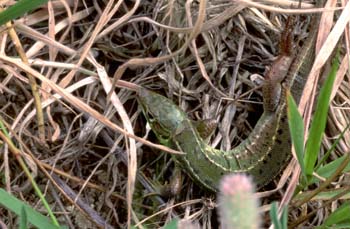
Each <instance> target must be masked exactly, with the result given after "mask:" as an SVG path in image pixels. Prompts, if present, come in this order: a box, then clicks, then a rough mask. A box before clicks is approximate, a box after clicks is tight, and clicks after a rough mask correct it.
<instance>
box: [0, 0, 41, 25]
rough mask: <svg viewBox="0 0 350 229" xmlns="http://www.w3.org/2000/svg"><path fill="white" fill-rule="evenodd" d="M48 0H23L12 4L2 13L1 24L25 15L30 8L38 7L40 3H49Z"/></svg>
mask: <svg viewBox="0 0 350 229" xmlns="http://www.w3.org/2000/svg"><path fill="white" fill-rule="evenodd" d="M47 2H48V0H21V1H18V2H17V3H16V4H14V5H12V6H10V7H9V8H8V9H6V10H4V11H3V12H1V13H0V25H3V24H5V23H6V22H8V21H10V20H13V19H15V18H18V17H21V16H23V15H24V14H25V13H27V12H28V11H30V10H33V9H36V8H38V7H39V6H40V5H42V4H44V3H47Z"/></svg>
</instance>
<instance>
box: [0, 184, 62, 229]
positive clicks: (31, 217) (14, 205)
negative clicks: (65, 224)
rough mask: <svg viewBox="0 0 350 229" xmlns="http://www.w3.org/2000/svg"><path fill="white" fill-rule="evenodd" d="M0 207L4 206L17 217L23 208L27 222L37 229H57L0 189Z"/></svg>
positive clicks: (42, 216) (30, 208)
mask: <svg viewBox="0 0 350 229" xmlns="http://www.w3.org/2000/svg"><path fill="white" fill-rule="evenodd" d="M0 205H2V206H4V207H5V208H7V209H9V210H10V211H12V212H14V213H16V214H17V215H19V216H20V215H22V214H21V213H22V209H23V208H25V211H26V213H27V220H28V222H30V223H31V224H33V225H34V226H35V227H37V228H44V229H47V228H59V227H57V226H56V225H54V224H52V223H51V222H50V220H49V219H48V218H47V217H46V216H44V215H42V214H40V213H39V212H37V211H35V210H34V209H33V208H32V207H30V206H29V205H28V204H26V203H24V202H22V201H21V200H19V199H17V198H16V197H14V196H13V195H10V194H9V193H7V192H6V191H5V190H4V189H0Z"/></svg>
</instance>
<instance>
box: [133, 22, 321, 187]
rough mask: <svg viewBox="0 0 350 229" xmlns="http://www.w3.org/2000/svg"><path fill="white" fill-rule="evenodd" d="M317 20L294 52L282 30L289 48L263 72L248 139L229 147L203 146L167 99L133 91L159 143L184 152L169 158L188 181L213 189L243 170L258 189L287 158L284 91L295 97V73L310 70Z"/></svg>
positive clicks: (182, 115) (185, 117)
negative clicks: (258, 112)
mask: <svg viewBox="0 0 350 229" xmlns="http://www.w3.org/2000/svg"><path fill="white" fill-rule="evenodd" d="M318 22H319V17H318V16H314V19H313V21H312V22H311V23H312V28H311V30H310V32H309V36H308V39H307V40H306V41H305V42H304V45H303V46H302V48H301V49H300V51H299V52H298V53H297V54H295V53H293V52H290V51H289V50H292V47H291V45H290V44H289V43H288V42H291V38H290V36H291V32H290V31H287V33H286V34H287V36H286V37H285V38H284V39H285V41H286V42H287V44H286V47H287V48H288V49H289V50H284V52H282V53H281V54H280V56H279V57H278V58H277V59H276V61H275V62H274V63H273V64H272V66H271V68H270V70H269V72H268V73H267V75H266V76H265V78H266V80H265V83H264V85H263V98H264V112H263V114H262V116H261V117H260V119H259V120H258V122H257V124H256V126H255V127H254V129H253V131H252V132H251V133H250V135H249V136H248V138H247V139H245V140H244V141H243V142H241V144H239V145H238V146H237V147H235V148H234V149H232V150H229V151H221V150H218V149H214V148H212V147H210V146H209V145H207V144H206V143H205V142H204V140H203V139H202V138H201V136H200V134H199V133H198V131H197V129H196V128H195V127H194V125H193V123H192V121H191V120H190V119H189V118H188V117H187V115H186V113H184V112H183V111H182V110H181V109H180V108H179V107H178V106H176V105H175V104H174V103H173V102H172V101H171V100H169V99H167V98H165V97H164V96H161V95H159V94H157V93H154V92H151V91H149V90H147V89H144V88H141V89H140V90H139V91H138V101H139V103H140V105H141V109H142V111H143V113H144V116H145V117H146V119H147V121H148V123H149V124H150V126H151V128H152V130H153V132H154V133H155V134H156V136H157V138H158V139H159V141H160V142H161V143H162V144H164V145H167V146H170V147H172V148H174V149H177V150H179V151H182V152H185V153H186V154H185V155H183V156H179V155H177V156H175V159H176V161H177V162H178V163H179V164H180V166H181V167H182V168H183V169H185V170H186V171H187V173H188V174H189V175H190V177H191V178H192V179H193V180H195V181H196V182H198V183H199V184H200V185H202V186H203V187H205V188H207V189H209V190H211V191H214V192H215V191H217V190H218V183H219V180H220V178H221V177H222V176H223V175H225V174H227V173H247V174H250V175H252V176H253V178H254V181H255V183H256V185H257V187H258V188H260V187H262V186H264V185H266V184H267V183H268V182H270V181H271V180H272V179H273V178H274V177H275V176H276V175H277V174H278V173H279V171H280V170H281V169H282V168H283V167H284V166H285V164H286V163H287V162H288V160H289V159H290V157H291V153H290V145H291V143H290V136H289V129H288V122H287V117H286V111H285V109H286V98H285V91H284V90H285V89H292V92H293V93H294V92H295V93H297V94H298V95H297V97H298V96H300V94H301V93H300V90H302V88H303V87H302V85H301V86H300V85H295V84H294V83H296V84H298V82H296V80H295V79H296V76H297V75H298V74H299V75H301V76H302V77H305V76H307V74H308V72H309V70H310V68H309V67H310V66H309V65H310V61H311V60H312V59H313V58H311V57H312V56H313V52H314V43H315V38H316V35H317V28H318V26H317V25H318ZM288 39H289V40H288ZM282 84H283V88H284V89H283V88H282ZM293 84H294V85H293ZM299 84H300V83H299ZM298 88H299V89H298ZM297 100H298V98H297Z"/></svg>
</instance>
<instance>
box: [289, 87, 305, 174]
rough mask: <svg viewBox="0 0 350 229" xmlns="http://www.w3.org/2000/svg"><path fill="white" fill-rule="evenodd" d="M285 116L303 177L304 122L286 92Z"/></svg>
mask: <svg viewBox="0 0 350 229" xmlns="http://www.w3.org/2000/svg"><path fill="white" fill-rule="evenodd" d="M287 114H288V124H289V131H290V136H291V138H292V143H293V146H294V149H295V153H296V156H297V159H298V162H299V165H300V167H301V172H302V174H303V175H304V176H306V173H305V166H304V161H303V160H304V122H303V118H302V117H301V115H300V114H299V111H298V106H297V104H296V103H295V101H294V99H293V97H292V95H291V94H290V92H289V91H287Z"/></svg>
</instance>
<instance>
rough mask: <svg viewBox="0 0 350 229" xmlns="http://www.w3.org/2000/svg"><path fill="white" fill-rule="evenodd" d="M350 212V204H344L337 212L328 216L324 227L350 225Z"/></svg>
mask: <svg viewBox="0 0 350 229" xmlns="http://www.w3.org/2000/svg"><path fill="white" fill-rule="evenodd" d="M349 212H350V203H349V202H346V203H343V204H342V205H341V206H340V207H339V208H338V209H337V210H335V211H334V212H332V214H330V215H329V216H328V218H327V219H326V220H325V222H324V223H323V225H322V226H332V225H337V224H340V223H342V224H344V223H346V224H350V217H349Z"/></svg>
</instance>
